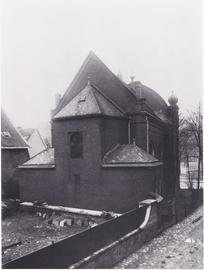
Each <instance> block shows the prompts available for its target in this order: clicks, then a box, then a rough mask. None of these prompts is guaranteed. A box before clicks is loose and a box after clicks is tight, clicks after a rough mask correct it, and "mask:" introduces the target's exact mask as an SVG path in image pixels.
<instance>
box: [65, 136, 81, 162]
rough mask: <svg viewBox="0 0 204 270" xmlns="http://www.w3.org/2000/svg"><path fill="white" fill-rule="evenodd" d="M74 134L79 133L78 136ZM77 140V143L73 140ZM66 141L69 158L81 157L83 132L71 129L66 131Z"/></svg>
mask: <svg viewBox="0 0 204 270" xmlns="http://www.w3.org/2000/svg"><path fill="white" fill-rule="evenodd" d="M75 135H80V136H79V137H78V138H77V137H76V136H75ZM74 136H75V138H74V139H75V140H76V139H77V140H79V143H78V144H77V143H76V142H74V141H73V137H74ZM68 141H69V146H70V158H71V159H81V158H83V132H82V131H72V132H68Z"/></svg>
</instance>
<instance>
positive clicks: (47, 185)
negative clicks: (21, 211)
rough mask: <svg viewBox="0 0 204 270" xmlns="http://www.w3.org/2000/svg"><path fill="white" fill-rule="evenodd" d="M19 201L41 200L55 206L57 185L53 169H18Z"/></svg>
mask: <svg viewBox="0 0 204 270" xmlns="http://www.w3.org/2000/svg"><path fill="white" fill-rule="evenodd" d="M18 179H19V187H20V199H21V200H23V201H27V202H28V201H36V200H43V201H46V202H48V203H51V204H55V203H56V202H57V201H56V194H57V193H58V183H57V179H56V176H55V169H28V168H27V169H19V170H18Z"/></svg>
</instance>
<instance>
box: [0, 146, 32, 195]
mask: <svg viewBox="0 0 204 270" xmlns="http://www.w3.org/2000/svg"><path fill="white" fill-rule="evenodd" d="M28 159H29V154H28V149H9V150H7V149H2V151H1V170H2V171H1V181H2V196H3V198H9V197H10V198H11V197H13V198H18V197H19V186H18V180H17V177H16V172H17V166H18V165H21V164H23V163H24V162H26V161H27V160H28Z"/></svg>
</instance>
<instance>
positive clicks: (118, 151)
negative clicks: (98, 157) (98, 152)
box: [102, 144, 162, 167]
mask: <svg viewBox="0 0 204 270" xmlns="http://www.w3.org/2000/svg"><path fill="white" fill-rule="evenodd" d="M161 164H162V163H161V162H159V160H158V159H156V158H155V157H153V156H152V155H150V154H149V153H147V152H146V151H144V150H143V149H141V148H140V147H138V146H137V145H135V144H125V145H119V144H118V145H116V146H115V147H114V148H113V149H111V150H110V151H109V152H108V153H107V154H106V155H105V156H104V158H103V165H102V166H103V167H143V166H144V167H146V166H147V167H148V166H158V165H161Z"/></svg>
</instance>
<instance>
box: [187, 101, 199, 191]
mask: <svg viewBox="0 0 204 270" xmlns="http://www.w3.org/2000/svg"><path fill="white" fill-rule="evenodd" d="M202 119H203V115H202V110H201V105H200V104H199V105H198V108H197V110H195V111H191V112H189V113H188V117H187V119H186V124H187V129H188V131H189V133H190V134H191V135H192V136H193V139H194V147H195V148H196V150H197V152H198V173H197V189H199V188H200V180H201V175H202V172H203V125H202Z"/></svg>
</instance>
